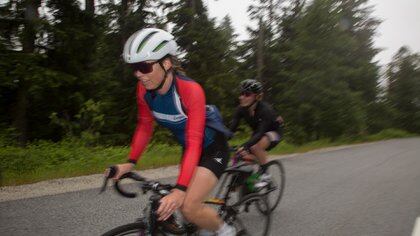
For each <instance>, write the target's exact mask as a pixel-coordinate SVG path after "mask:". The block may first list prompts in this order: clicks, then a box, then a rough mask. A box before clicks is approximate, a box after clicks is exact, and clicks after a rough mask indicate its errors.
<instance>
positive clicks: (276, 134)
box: [264, 128, 283, 151]
mask: <svg viewBox="0 0 420 236" xmlns="http://www.w3.org/2000/svg"><path fill="white" fill-rule="evenodd" d="M264 135H265V136H267V138H268V139H269V140H270V145H268V147H267V149H266V150H267V151H270V150H271V149H273V148H274V147H275V146H277V144H279V143H280V141H281V138H282V136H283V129H281V128H279V129H277V130H276V131H268V132H266V133H265V134H264Z"/></svg>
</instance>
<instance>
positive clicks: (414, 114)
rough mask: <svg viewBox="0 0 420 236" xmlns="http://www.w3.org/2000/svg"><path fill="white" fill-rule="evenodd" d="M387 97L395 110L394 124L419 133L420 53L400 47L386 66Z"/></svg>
mask: <svg viewBox="0 0 420 236" xmlns="http://www.w3.org/2000/svg"><path fill="white" fill-rule="evenodd" d="M387 77H388V99H389V101H390V103H391V104H392V106H393V108H394V109H395V110H396V111H397V114H396V118H395V126H396V127H399V128H401V129H405V130H407V131H410V132H415V133H420V55H419V54H417V53H411V52H410V51H409V49H408V48H407V47H401V48H400V50H399V51H398V52H397V53H396V54H395V55H394V57H393V60H392V62H391V63H390V64H389V66H388V71H387Z"/></svg>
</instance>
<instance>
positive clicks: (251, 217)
mask: <svg viewBox="0 0 420 236" xmlns="http://www.w3.org/2000/svg"><path fill="white" fill-rule="evenodd" d="M226 171H227V172H231V173H245V170H242V169H241V168H236V169H235V168H231V169H229V170H226ZM115 173H116V168H115V167H110V171H109V174H108V176H106V177H105V180H104V184H103V186H102V188H101V193H102V192H104V191H105V189H106V186H107V182H108V180H109V178H111V177H112V176H113V175H115ZM123 179H132V180H134V181H137V182H140V185H139V187H140V189H141V190H142V192H143V194H146V193H147V192H149V191H151V192H152V195H151V196H150V198H149V205H148V206H146V207H145V208H144V209H143V217H141V218H139V219H138V220H137V221H136V222H134V223H130V224H126V225H122V226H119V227H116V228H114V229H112V230H110V231H108V232H106V233H105V234H103V235H104V236H116V235H138V236H149V235H151V236H155V235H156V236H158V235H159V236H160V235H198V230H199V229H198V228H197V226H195V225H194V224H192V223H189V222H186V221H185V220H183V219H182V217H181V216H180V214H179V213H174V214H173V215H172V216H170V217H169V218H168V219H167V220H165V221H158V220H157V218H158V216H157V214H156V211H157V209H158V207H159V200H160V199H161V198H162V197H164V196H166V195H167V194H169V193H170V190H171V189H172V188H173V186H172V185H169V184H162V183H160V182H158V181H149V180H146V179H145V178H143V177H142V176H140V175H138V174H136V173H134V172H129V173H126V174H124V175H123V176H121V178H120V179H119V180H118V181H115V184H114V188H115V189H116V190H117V192H118V193H119V194H121V195H122V196H124V197H127V198H135V197H137V194H136V193H132V192H127V191H125V190H124V189H123V188H121V184H120V183H121V180H123ZM228 198H229V191H228V192H227V193H226V195H225V196H224V199H228ZM205 203H206V204H213V205H217V206H219V210H218V213H219V215H220V216H221V218H222V219H223V220H224V221H225V222H226V223H228V224H230V225H234V226H235V228H236V229H237V235H244V236H245V235H249V236H258V235H261V236H266V235H268V233H269V228H270V220H271V214H270V212H269V206H268V202H267V199H266V197H265V195H261V194H259V193H253V194H248V195H247V196H245V197H243V198H242V199H240V200H239V201H237V202H235V203H233V204H231V205H228V204H227V201H215V200H214V199H213V200H212V199H210V200H207V201H205ZM253 206H255V208H258V209H260V208H265V210H263V211H261V210H253V209H252V207H253ZM256 214H258V216H256ZM256 217H258V224H254V225H252V224H250V223H251V222H255V218H256ZM251 225H252V226H251Z"/></svg>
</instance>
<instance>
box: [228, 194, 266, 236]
mask: <svg viewBox="0 0 420 236" xmlns="http://www.w3.org/2000/svg"><path fill="white" fill-rule="evenodd" d="M258 208H262V209H263V211H260V210H259V209H258ZM268 208H269V206H268V202H267V197H266V196H261V195H259V194H257V193H251V194H249V195H247V196H244V197H243V198H242V199H241V200H240V201H239V202H237V203H235V204H234V205H232V206H228V207H227V209H226V212H225V213H224V214H223V215H222V219H223V220H224V221H225V222H227V223H228V224H230V225H233V226H234V227H235V228H236V231H237V232H236V235H240V236H267V235H269V232H270V224H271V214H270V213H268V214H267V212H269V211H268ZM257 209H258V210H257Z"/></svg>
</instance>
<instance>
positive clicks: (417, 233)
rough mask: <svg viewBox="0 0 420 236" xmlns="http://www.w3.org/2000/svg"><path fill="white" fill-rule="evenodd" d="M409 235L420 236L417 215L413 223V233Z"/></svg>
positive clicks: (419, 219)
mask: <svg viewBox="0 0 420 236" xmlns="http://www.w3.org/2000/svg"><path fill="white" fill-rule="evenodd" d="M411 236H420V217H417V220H416V223H414V229H413V234H411Z"/></svg>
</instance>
